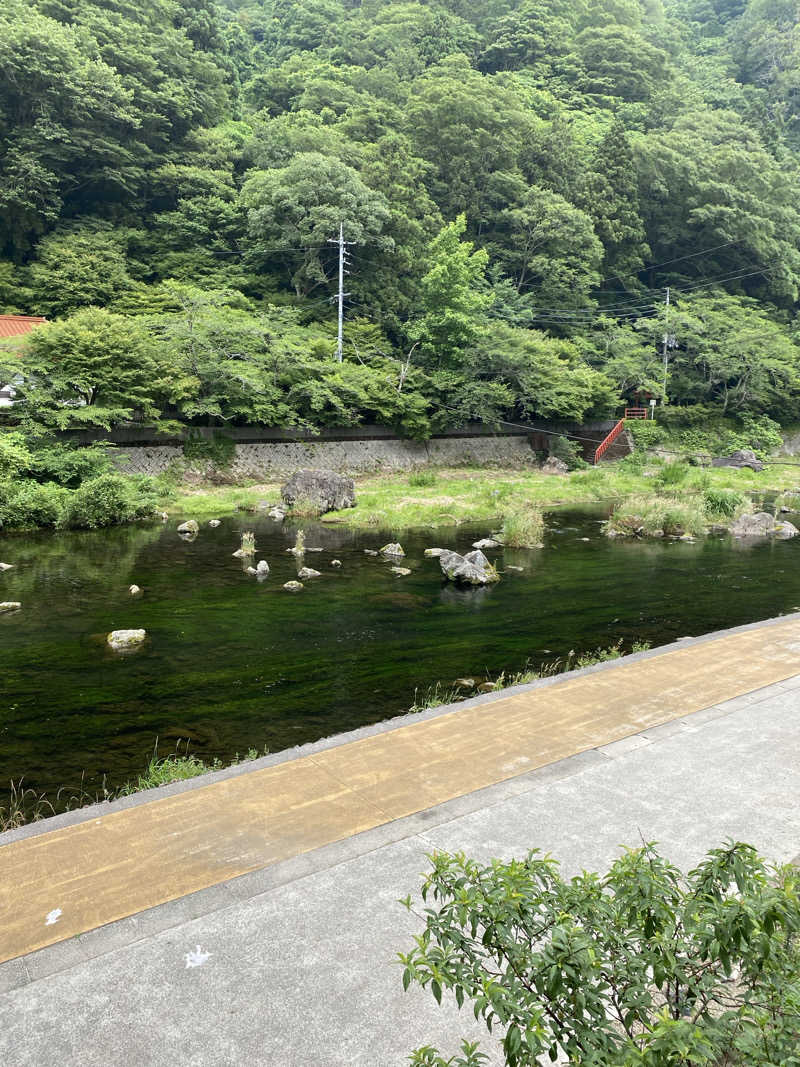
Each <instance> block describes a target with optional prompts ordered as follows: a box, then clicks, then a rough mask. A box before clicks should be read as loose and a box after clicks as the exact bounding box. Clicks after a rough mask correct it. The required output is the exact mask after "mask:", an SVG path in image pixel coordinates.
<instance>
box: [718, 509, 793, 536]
mask: <svg viewBox="0 0 800 1067" xmlns="http://www.w3.org/2000/svg"><path fill="white" fill-rule="evenodd" d="M731 533H732V534H733V536H734V537H777V538H778V540H780V541H787V540H788V539H789V538H790V537H796V536H797V533H798V531H797V527H796V526H793V525H792V523H790V522H781V520H780V519H776V518H775V516H774V515H770V514H769V512H767V511H757V512H756V513H755V515H742V516H741V517H740V518H738V519H737V520H736V522H734V524H733V525H732V526H731Z"/></svg>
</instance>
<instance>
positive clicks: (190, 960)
mask: <svg viewBox="0 0 800 1067" xmlns="http://www.w3.org/2000/svg"><path fill="white" fill-rule="evenodd" d="M210 956H211V953H210V952H203V950H202V949H201V948H200V946H199V945H196V946H195V948H194V951H193V952H187V953H186V955H185V956H184V959H185V960H186V968H187V970H188V969H189V967H202V966H203V964H204V963H208V960H209V957H210Z"/></svg>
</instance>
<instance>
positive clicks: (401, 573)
mask: <svg viewBox="0 0 800 1067" xmlns="http://www.w3.org/2000/svg"><path fill="white" fill-rule="evenodd" d="M392 574H396V575H398V577H400V578H405V577H406V575H409V574H411V571H410V570H409V569H408V567H392Z"/></svg>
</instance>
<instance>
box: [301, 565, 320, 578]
mask: <svg viewBox="0 0 800 1067" xmlns="http://www.w3.org/2000/svg"><path fill="white" fill-rule="evenodd" d="M297 577H298V578H301V579H302V580H303V581H305V580H306V579H307V578H321V577H322V575H321V574H320V572H319V571H315V570H314V568H313V567H301V568H300V570H299V571H298V572H297Z"/></svg>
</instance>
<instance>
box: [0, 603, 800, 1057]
mask: <svg viewBox="0 0 800 1067" xmlns="http://www.w3.org/2000/svg"><path fill="white" fill-rule="evenodd" d="M799 697H800V617H799V616H792V617H789V618H785V619H780V620H774V621H773V622H771V623H765V624H759V625H757V626H754V627H748V628H743V629H741V630H738V631H731V632H728V633H726V634H721V635H711V636H710V637H708V638H702V639H698V640H696V641H687V642H683V643H679V644H678V645H677V646H672V647H671V648H669V649H666V650H659V651H657V652H655V653H649V654H644V655H643V656H639V657H631V658H630V659H629V660H625V661H622V662H617V663H612V664H608V665H604V666H603V667H601V668H594V669H591V670H590V671H588V672H578V673H577V674H575V675H573V676H569V677H565V678H563V679H556V680H549V681H548V682H547V683H545V684H537V685H534V686H532V687H525V688H524V689H523V690H517V691H514V692H513V693H511V694H510V695H506V694H503V695H500V696H498V697H494V698H489V699H488V700H486V699H481V700H479V701H475V702H470V705H471V706H464V705H459V706H457V707H456V708H455V709H444V710H442V709H439V711H438V712H437V713H431V714H429V715H427V716H425V717H422V718H419V717H417V718H415V719H413V720H408V719H407V720H404V721H403V723H402V724H401V725H399V726H398V725H397V724H396V723H390V724H386V725H384V726H382V727H376V728H373V729H372V730H367V731H361V732H359V734H358V735H357V737H356V738H355V739H353V740H347V739H334V741H332V742H327V743H323V744H320V745H317V746H309V747H308V748H306V749H303V750H301V754H299V755H298V754H287V755H286V756H283V757H273V758H271V759H268V760H267V761H261V763H260V765H259V769H258V770H256V771H252V770H248V771H246V772H243V771H242V769H241V768H236V769H234V770H233V771H231V772H223V773H222V774H220V775H213V776H210V777H209V780H208V784H207V783H206V781H205V780H204V781H203V782H201V783H200V784H199V785H198V784H197V783H185V784H184V786H183V787H181V788H177V789H176V788H175V787H170V788H169V789H168V790H159V791H158V792H157V794H156V796H155V798H154V799H150V797H148V796H145V797H137V798H129V800H128V801H125V802H122V804H120V805H118V806H114V807H115V810H113V811H112V812H111V813H110V814H105V815H102V816H101V814H100V813H101V812H104V811H105V812H108V811H109V809H108V807H107V806H106V807H105V808H98V809H91V810H89V811H84V812H77V813H72V814H71V815H69V816H65V817H60V819H59V820H57V821H51V823H50V824H49V825H48V826H45V827H44V828H42V827H41V825H40V826H39V827H37V826H34V827H28V828H23V829H22V830H20V831H15V832H14V833H13V834H10V835H4V836H3V837H0V842H7V843H6V844H3V847H1V848H0V886H2V894H3V896H2V898H1V899H2V903H1V904H0V912H2V937H3V939H4V940H3V945H4V954H5V956H6V957H7V958H9V962H7V963H5V964H4V965H3V966H0V991H3V990H6V991H7V992H5V995H3V996H0V1063H3V1064H4V1065H6V1064H8V1065H9V1067H11V1065H13V1067H23V1065H31V1067H33V1065H37V1067H38V1065H39V1064H45V1063H47V1064H49V1063H59V1064H63V1065H71V1064H75V1065H77V1064H81V1065H92V1064H98V1065H99V1064H103V1065H109V1064H117V1063H119V1064H123V1063H124V1064H133V1065H139V1064H142V1065H145V1064H146V1065H151V1064H152V1065H161V1064H164V1065H166V1064H170V1065H175V1064H203V1065H208V1064H214V1065H216V1064H220V1065H222V1064H238V1063H245V1062H250V1063H253V1064H269V1065H272V1064H275V1065H281V1067H283V1065H287V1067H288V1065H295V1064H296V1065H298V1067H300V1065H303V1067H308V1065H320V1067H329V1065H330V1067H335V1065H340V1064H341V1065H345V1064H346V1065H348V1067H353V1065H361V1064H363V1065H364V1067H367V1065H369V1067H377V1065H380V1067H383V1065H387V1067H388V1065H394V1064H398V1065H400V1064H402V1063H404V1062H405V1059H406V1055H407V1052H408V1050H409V1049H411V1048H413V1047H414V1046H415V1045H418V1044H422V1043H426V1042H431V1043H436V1044H440V1045H441V1046H443V1048H445V1047H446V1048H447V1050H448V1054H449V1053H452V1052H454V1051H456V1049H457V1045H458V1039H459V1038H460V1037H461V1036H471V1037H476V1036H483V1035H482V1034H481V1032H480V1031H479V1030H477V1029H476V1028H475V1024H474V1023H473V1024H472V1025H471V1024H470V1019H469V1015H468V1014H467V1013H462V1014H461V1015H458V1014H457V1013H456V1012H455V1010H454V1009H453V1008H452V1006H448V1007H445V1008H442V1009H438V1008H437V1007H436V1005H435V1004H434V1003H433V1001H432V1000H430V1003H429V998H427V997H426V996H424V995H423V994H421V993H420V992H418V991H411V992H410V993H409V994H407V995H403V994H402V992H401V987H400V983H399V977H400V976H399V971H398V970H397V968H396V967H394V966H392V964H391V960H392V957H393V955H394V953H395V952H396V951H397V950H398V949H405V948H406V947H407V946H408V944H409V943H410V939H411V936H412V933H413V931H414V929H415V928H416V925H417V920H416V919H415V917H414V916H409V915H408V914H407V913H405V911H404V910H403V909H401V908H400V907H399V905H397V904H396V900H397V898H398V897H400V896H403V895H404V894H405V893H406V892H408V891H409V890H413V889H414V888H415V887H416V886H417V885H418V883H419V872H420V871H421V870H423V868H424V867H425V859H424V854H425V853H426V852H429V851H430V850H431V849H433V848H435V847H438V848H447V849H455V848H463V849H466V850H467V851H469V852H471V853H472V854H474V855H477V856H480V857H483V858H489V857H491V856H495V855H499V856H510V855H515V854H516V855H519V854H521V853H524V852H525V851H526V850H527V848H529V847H533V846H536V847H541V848H544V849H550V850H552V851H553V853H554V854H555V855H557V856H558V857H559V858H560V859H562V861H563V862H564V865H565V867H566V869H567V871H572V870H575V869H578V868H580V867H582V866H586V867H603V866H605V865H607V863H608V862H609V860H610V859H611V858H612V857H613V856H614V855H615V854H616V852H617V850H618V847H619V845H620V844H621V843H632V844H635V843H637V842H638V841H640V840H641V838H642V837H644V838H645V839H652V838H655V839H658V840H660V841H661V842H662V843H663V844H664V846H665V849H666V851H667V852H668V854H669V855H670V857H671V858H672V859H673V860H675V861H676V862H678V863H680V864H687V863H691V862H693V861H695V860H696V859H697V858H698V857H699V856H700V855H701V854H702V853H703V852H704V851H705V849H706V848H708V847H710V846H712V845H715V844H718V843H719V842H720V841H721V840H722V839H724V838H725V837H728V836H732V837H738V838H742V839H746V840H750V841H752V842H753V843H754V844H755V845H757V846H758V847H759V848H760V849H762V851H764V852H765V853H766V854H767V855H768V856H770V857H771V858H774V859H779V860H785V859H790V858H792V857H794V856H795V855H797V853H798V852H800V812H798V809H797V807H796V804H795V798H796V796H797V794H798V789H799V788H800V754H799V753H798V744H797V728H796V716H797V709H798V703H799V700H798V698H799ZM292 757H293V758H292ZM534 768H536V769H534ZM331 783H333V784H331ZM318 786H321V788H322V790H323V792H322V794H317V793H316V789H317V788H318ZM320 796H321V797H322V799H320ZM51 827H55V828H51ZM108 827H110V829H108ZM43 830H44V832H43ZM201 831H202V832H201ZM242 872H248V873H242ZM231 875H235V876H234V877H231ZM203 886H205V887H206V888H202V887H203ZM193 889H200V891H199V892H192V890H193ZM170 898H172V902H171V903H160V902H161V901H167V900H169V899H170ZM153 905H156V906H153ZM59 910H60V914H59V915H57V916H55V918H54V919H51V922H50V924H49V925H48V916H52V915H53V913H55V912H56V911H59ZM122 916H124V917H122ZM112 920H116V921H112ZM81 931H85V932H83V933H80V932H81ZM76 933H79V934H80V936H77V937H76V936H73V935H74V934H76ZM48 943H49V944H50V947H45V948H42V949H41V950H40V951H35V949H36V947H37V946H39V945H44V944H48ZM485 1040H486V1044H487V1048H491V1042H490V1041H488V1038H487V1039H485ZM492 1062H497V1063H499V1062H501V1061H500V1059H499V1058H498V1057H497V1056H496V1055H495V1056H494V1057H493V1059H492Z"/></svg>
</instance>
